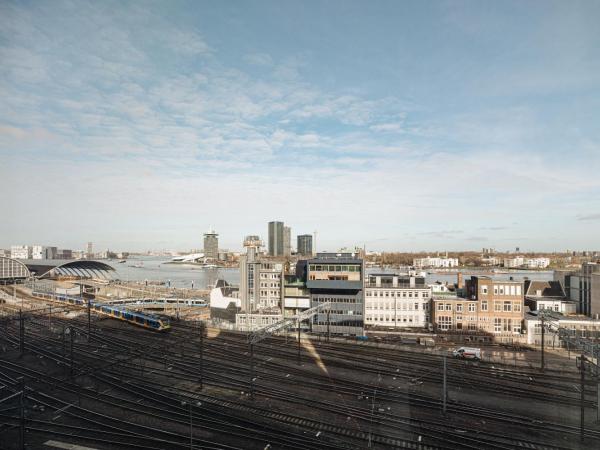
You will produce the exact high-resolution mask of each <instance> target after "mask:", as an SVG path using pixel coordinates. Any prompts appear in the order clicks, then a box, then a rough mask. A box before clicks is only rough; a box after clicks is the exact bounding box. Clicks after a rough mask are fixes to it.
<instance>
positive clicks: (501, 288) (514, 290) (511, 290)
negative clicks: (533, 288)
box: [480, 284, 521, 296]
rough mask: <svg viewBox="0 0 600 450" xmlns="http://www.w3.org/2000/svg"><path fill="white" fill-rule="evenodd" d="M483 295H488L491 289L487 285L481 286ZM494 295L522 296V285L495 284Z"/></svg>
mask: <svg viewBox="0 0 600 450" xmlns="http://www.w3.org/2000/svg"><path fill="white" fill-rule="evenodd" d="M480 290H481V293H482V294H488V292H489V289H488V286H487V285H485V284H484V285H482V286H481V289H480ZM493 291H494V295H513V296H514V295H521V285H520V284H500V285H498V284H495V285H494V287H493Z"/></svg>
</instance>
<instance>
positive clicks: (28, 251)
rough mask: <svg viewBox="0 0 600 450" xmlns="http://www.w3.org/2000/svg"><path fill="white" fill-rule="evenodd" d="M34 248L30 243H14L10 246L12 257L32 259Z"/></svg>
mask: <svg viewBox="0 0 600 450" xmlns="http://www.w3.org/2000/svg"><path fill="white" fill-rule="evenodd" d="M32 256H33V248H32V247H31V246H30V245H12V246H11V247H10V257H11V258H12V259H31V257H32Z"/></svg>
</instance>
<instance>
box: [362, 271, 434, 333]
mask: <svg viewBox="0 0 600 450" xmlns="http://www.w3.org/2000/svg"><path fill="white" fill-rule="evenodd" d="M431 293H432V289H431V287H429V286H427V285H426V284H425V277H422V276H414V275H410V274H402V275H398V274H389V273H388V274H385V273H382V274H370V275H369V276H368V277H367V281H366V283H365V325H372V326H382V327H394V328H397V327H407V328H423V327H426V326H427V325H428V324H429V304H430V300H431Z"/></svg>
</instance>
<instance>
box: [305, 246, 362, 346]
mask: <svg viewBox="0 0 600 450" xmlns="http://www.w3.org/2000/svg"><path fill="white" fill-rule="evenodd" d="M298 270H299V271H302V272H303V273H302V278H303V280H305V281H306V287H307V289H308V291H309V295H310V306H311V307H315V306H318V305H319V304H321V303H326V302H330V303H332V306H331V307H330V313H329V331H330V332H331V333H333V334H342V335H349V336H362V335H363V334H364V312H365V311H364V299H363V281H364V280H363V274H364V263H363V260H362V259H359V258H357V257H356V255H355V254H353V253H319V254H317V257H316V258H313V259H309V260H307V261H305V262H304V264H301V265H299V266H298ZM327 329H328V323H327V312H325V311H322V312H320V313H318V314H316V315H315V316H313V319H312V330H313V332H316V333H325V332H327Z"/></svg>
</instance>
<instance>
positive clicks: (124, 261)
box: [119, 259, 127, 264]
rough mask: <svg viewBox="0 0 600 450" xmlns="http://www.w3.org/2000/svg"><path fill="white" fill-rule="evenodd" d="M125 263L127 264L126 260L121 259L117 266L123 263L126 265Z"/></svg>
mask: <svg viewBox="0 0 600 450" xmlns="http://www.w3.org/2000/svg"><path fill="white" fill-rule="evenodd" d="M126 262H127V260H126V259H122V260H121V261H119V264H123V263H126Z"/></svg>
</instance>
